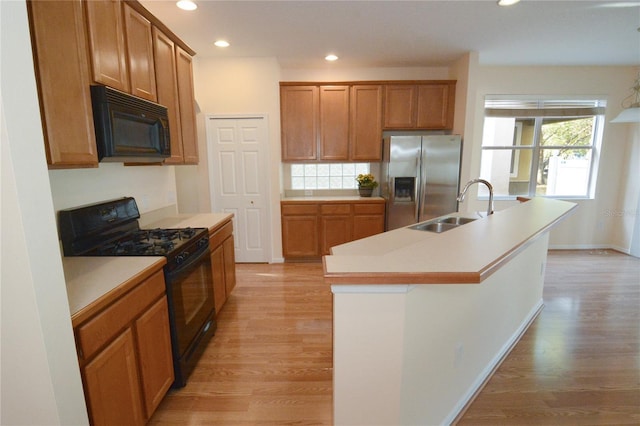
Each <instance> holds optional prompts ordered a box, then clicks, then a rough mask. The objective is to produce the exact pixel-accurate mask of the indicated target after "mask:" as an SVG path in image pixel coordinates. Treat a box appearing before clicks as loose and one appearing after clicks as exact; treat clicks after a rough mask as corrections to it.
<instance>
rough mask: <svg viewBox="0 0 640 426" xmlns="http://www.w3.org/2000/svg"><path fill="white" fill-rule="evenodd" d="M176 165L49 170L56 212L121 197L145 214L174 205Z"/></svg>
mask: <svg viewBox="0 0 640 426" xmlns="http://www.w3.org/2000/svg"><path fill="white" fill-rule="evenodd" d="M175 168H176V166H124V165H123V164H122V163H100V167H99V168H97V169H69V170H50V171H49V179H50V180H51V193H52V195H53V203H54V207H55V210H56V211H58V210H60V209H66V208H69V207H76V206H81V205H84V204H90V203H95V202H98V201H104V200H110V199H113V198H120V197H124V196H131V197H134V198H135V199H136V202H137V204H138V209H139V210H140V212H141V213H146V212H149V211H152V210H156V209H159V208H162V207H166V206H168V205H172V204H174V205H175V204H177V195H176V178H175V173H174V170H175Z"/></svg>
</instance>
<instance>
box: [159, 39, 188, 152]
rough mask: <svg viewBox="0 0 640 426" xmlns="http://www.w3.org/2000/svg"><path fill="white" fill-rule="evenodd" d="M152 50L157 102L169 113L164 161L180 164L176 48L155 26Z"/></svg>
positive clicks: (180, 130) (180, 146) (180, 132)
mask: <svg viewBox="0 0 640 426" xmlns="http://www.w3.org/2000/svg"><path fill="white" fill-rule="evenodd" d="M153 51H154V57H155V67H156V82H157V90H158V103H159V104H161V105H164V106H166V107H167V112H168V115H169V136H170V138H171V157H169V158H167V159H166V160H165V161H164V162H165V163H167V164H180V163H182V161H183V153H182V128H181V126H180V109H179V104H178V86H177V85H176V54H175V52H176V49H175V44H174V43H173V41H172V40H171V39H170V38H169V37H167V36H166V35H165V34H164V33H163V32H162V31H160V30H159V29H157V28H156V27H153Z"/></svg>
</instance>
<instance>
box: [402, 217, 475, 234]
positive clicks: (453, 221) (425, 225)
mask: <svg viewBox="0 0 640 426" xmlns="http://www.w3.org/2000/svg"><path fill="white" fill-rule="evenodd" d="M474 220H476V219H471V218H467V217H456V216H449V217H443V218H439V219H433V220H430V221H428V222H422V223H418V224H417V225H413V226H410V227H409V229H415V230H418V231H429V232H436V233H438V234H439V233H441V232H445V231H448V230H450V229H453V228H457V227H458V226H460V225H464V224H465V223H469V222H473V221H474Z"/></svg>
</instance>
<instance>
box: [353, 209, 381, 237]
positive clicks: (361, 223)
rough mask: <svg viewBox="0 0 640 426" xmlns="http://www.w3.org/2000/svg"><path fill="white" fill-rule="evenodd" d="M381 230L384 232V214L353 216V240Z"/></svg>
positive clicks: (378, 232)
mask: <svg viewBox="0 0 640 426" xmlns="http://www.w3.org/2000/svg"><path fill="white" fill-rule="evenodd" d="M382 232H384V215H357V216H354V217H353V239H354V240H359V239H360V238H365V237H370V236H372V235H376V234H380V233H382Z"/></svg>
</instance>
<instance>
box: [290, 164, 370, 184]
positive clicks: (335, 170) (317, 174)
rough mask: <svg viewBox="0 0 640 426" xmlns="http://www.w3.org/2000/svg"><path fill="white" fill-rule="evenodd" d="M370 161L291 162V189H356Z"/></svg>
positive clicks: (367, 169)
mask: <svg viewBox="0 0 640 426" xmlns="http://www.w3.org/2000/svg"><path fill="white" fill-rule="evenodd" d="M361 173H363V174H365V173H369V163H324V164H291V189H355V188H356V187H357V184H356V176H358V175H359V174H361Z"/></svg>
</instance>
